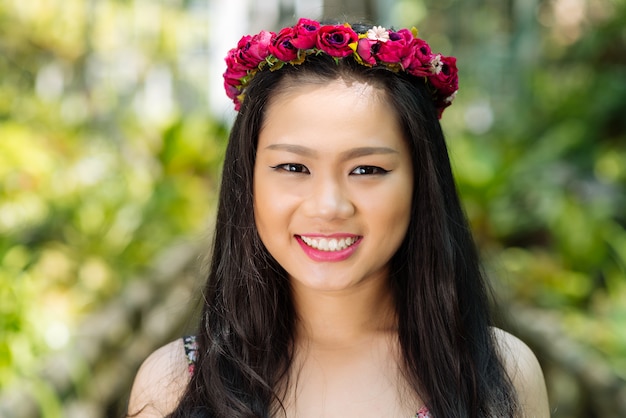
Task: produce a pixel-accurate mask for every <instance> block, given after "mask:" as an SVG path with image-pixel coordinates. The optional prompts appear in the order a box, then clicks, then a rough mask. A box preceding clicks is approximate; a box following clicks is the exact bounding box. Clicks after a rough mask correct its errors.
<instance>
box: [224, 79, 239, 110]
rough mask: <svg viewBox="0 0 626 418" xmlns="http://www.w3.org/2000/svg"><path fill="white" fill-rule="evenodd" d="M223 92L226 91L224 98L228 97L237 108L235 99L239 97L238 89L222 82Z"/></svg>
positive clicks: (237, 100)
mask: <svg viewBox="0 0 626 418" xmlns="http://www.w3.org/2000/svg"><path fill="white" fill-rule="evenodd" d="M224 90H226V96H228V98H229V99H231V100H232V101H233V102H234V103H235V106H237V104H238V103H239V99H237V96H239V89H238V88H237V87H235V86H233V85H231V84H229V83H228V81H226V80H224Z"/></svg>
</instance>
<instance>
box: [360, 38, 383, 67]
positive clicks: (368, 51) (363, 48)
mask: <svg viewBox="0 0 626 418" xmlns="http://www.w3.org/2000/svg"><path fill="white" fill-rule="evenodd" d="M378 48H379V42H378V41H377V40H375V39H369V38H361V39H359V43H358V44H357V47H356V53H357V54H358V55H359V57H361V60H363V62H365V63H367V64H370V65H375V64H376V58H374V54H376V52H377V50H378Z"/></svg>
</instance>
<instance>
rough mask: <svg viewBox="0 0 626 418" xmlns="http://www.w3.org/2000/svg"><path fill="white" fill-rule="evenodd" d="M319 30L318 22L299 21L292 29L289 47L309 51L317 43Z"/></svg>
mask: <svg viewBox="0 0 626 418" xmlns="http://www.w3.org/2000/svg"><path fill="white" fill-rule="evenodd" d="M319 29H320V24H319V22H316V21H315V20H309V19H300V20H298V23H296V25H295V26H294V27H293V32H294V37H293V39H292V40H291V45H293V46H294V47H296V48H298V49H311V48H313V47H314V46H315V44H316V43H317V32H318V31H319Z"/></svg>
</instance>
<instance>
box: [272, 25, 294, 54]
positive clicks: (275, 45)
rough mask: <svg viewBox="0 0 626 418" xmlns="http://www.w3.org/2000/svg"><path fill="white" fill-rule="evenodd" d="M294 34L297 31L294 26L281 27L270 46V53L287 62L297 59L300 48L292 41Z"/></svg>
mask: <svg viewBox="0 0 626 418" xmlns="http://www.w3.org/2000/svg"><path fill="white" fill-rule="evenodd" d="M294 34H295V31H294V29H293V28H289V27H287V28H283V29H281V30H280V32H278V35H276V37H275V38H274V40H273V41H272V43H271V44H270V46H269V52H270V54H272V55H273V56H275V57H276V58H278V59H279V60H281V61H285V62H288V61H291V60H294V59H296V57H297V56H298V50H297V49H296V48H295V47H294V46H293V44H292V43H291V40H292V39H293V37H294Z"/></svg>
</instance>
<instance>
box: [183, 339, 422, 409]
mask: <svg viewBox="0 0 626 418" xmlns="http://www.w3.org/2000/svg"><path fill="white" fill-rule="evenodd" d="M183 347H184V348H185V357H186V358H187V367H188V369H189V374H193V370H194V368H195V365H196V361H197V360H198V343H197V342H196V336H195V335H187V336H185V337H183ZM412 418H430V414H429V413H428V408H426V407H425V406H423V407H421V408H420V410H419V411H417V414H415V416H414V417H412Z"/></svg>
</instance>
